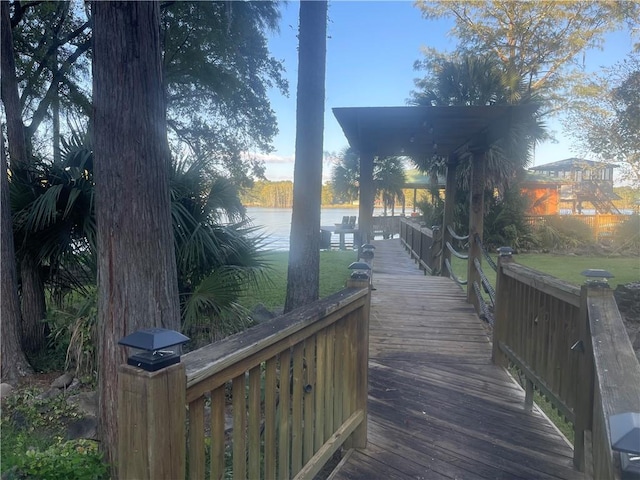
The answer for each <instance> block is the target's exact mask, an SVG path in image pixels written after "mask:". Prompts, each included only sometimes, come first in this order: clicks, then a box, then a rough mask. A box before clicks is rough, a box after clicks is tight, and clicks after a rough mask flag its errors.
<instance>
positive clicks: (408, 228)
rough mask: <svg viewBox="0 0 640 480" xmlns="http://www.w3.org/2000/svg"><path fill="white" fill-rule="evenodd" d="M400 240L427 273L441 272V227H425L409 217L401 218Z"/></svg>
mask: <svg viewBox="0 0 640 480" xmlns="http://www.w3.org/2000/svg"><path fill="white" fill-rule="evenodd" d="M400 240H401V242H402V245H403V246H404V247H405V248H406V249H407V250H408V251H409V254H410V255H411V258H413V259H415V260H416V262H418V265H419V267H420V269H422V270H424V273H425V275H427V274H428V275H439V274H440V262H441V258H442V234H441V231H440V229H439V228H436V227H434V228H433V229H431V228H427V227H423V226H421V225H419V224H418V223H416V222H413V221H411V220H410V219H408V218H401V220H400Z"/></svg>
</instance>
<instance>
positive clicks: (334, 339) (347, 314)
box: [183, 282, 369, 478]
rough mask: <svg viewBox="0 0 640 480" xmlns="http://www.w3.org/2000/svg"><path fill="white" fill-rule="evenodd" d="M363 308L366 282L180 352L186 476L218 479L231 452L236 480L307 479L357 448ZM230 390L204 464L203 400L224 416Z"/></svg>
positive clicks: (361, 422)
mask: <svg viewBox="0 0 640 480" xmlns="http://www.w3.org/2000/svg"><path fill="white" fill-rule="evenodd" d="M361 283H362V282H361ZM363 286H366V287H367V288H362V287H363ZM368 302H369V288H368V282H367V283H364V284H363V285H361V286H360V288H347V289H344V290H342V291H341V292H339V293H337V294H334V295H332V296H329V297H327V298H325V299H322V300H319V301H318V302H315V303H314V304H311V305H309V306H305V307H302V308H300V309H298V310H295V311H293V312H291V313H289V314H286V315H283V316H281V317H278V318H276V319H274V320H272V321H270V322H267V323H264V324H261V325H258V326H257V327H254V328H252V329H249V330H247V331H246V332H244V333H242V334H239V335H235V336H233V337H230V338H228V339H225V340H222V341H220V342H217V343H215V344H211V345H208V346H206V347H203V348H202V349H200V350H196V351H194V352H190V353H188V354H186V355H185V356H184V357H183V358H184V360H183V361H184V363H185V366H186V376H187V394H186V399H187V403H188V405H189V419H190V422H189V425H190V427H189V429H190V437H189V438H190V442H189V448H188V449H189V475H190V477H191V478H204V476H205V473H206V469H207V467H208V468H209V469H211V471H214V469H215V471H214V475H213V478H219V475H221V474H222V473H223V472H224V468H225V465H224V463H222V464H220V460H221V459H223V458H224V456H225V455H227V456H228V452H231V456H232V458H233V460H232V464H233V477H234V478H245V477H246V476H247V475H248V477H249V478H290V477H292V476H296V475H298V474H299V473H300V472H302V477H304V478H312V477H313V475H315V474H316V473H317V472H318V471H320V469H321V468H322V467H323V466H324V464H325V463H326V461H327V460H328V459H329V458H330V457H331V455H332V454H333V453H334V452H335V451H336V450H337V449H338V448H339V447H340V446H341V445H343V444H344V443H345V441H347V440H348V442H349V445H350V446H360V447H363V446H364V444H365V443H366V396H367V387H366V370H367V362H366V358H367V351H368V340H367V338H368V322H367V318H368V308H369V307H368ZM363 378H364V383H363ZM229 385H231V390H230V391H231V396H232V411H233V431H232V434H231V439H230V441H227V442H225V441H224V439H225V435H224V433H225V432H224V422H221V423H220V424H218V425H216V426H215V428H216V435H215V438H214V434H213V432H212V433H211V458H210V460H209V462H205V438H206V437H207V436H206V434H205V427H204V422H202V421H201V420H202V417H203V411H204V405H205V399H206V398H208V397H211V399H212V405H211V412H212V413H211V415H212V416H213V415H214V412H215V415H216V416H217V418H218V419H220V418H222V417H223V416H224V412H225V408H228V406H227V405H225V403H226V402H225V397H227V396H228V395H229ZM238 392H240V394H239V395H238ZM213 399H216V402H214V401H213ZM247 412H248V415H247ZM289 412H290V414H289ZM314 425H315V428H314ZM337 433H340V435H337ZM262 449H264V453H262ZM225 452H226V453H225ZM214 457H215V458H217V459H218V460H217V461H216V462H214V461H213V460H212V459H213V458H214ZM261 475H264V477H261ZM296 478H298V477H296Z"/></svg>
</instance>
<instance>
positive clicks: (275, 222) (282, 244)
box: [247, 207, 382, 250]
mask: <svg viewBox="0 0 640 480" xmlns="http://www.w3.org/2000/svg"><path fill="white" fill-rule="evenodd" d="M373 213H374V215H380V214H382V210H380V211H378V210H377V209H376V210H375V211H374V212H373ZM247 215H248V216H249V217H250V218H251V220H252V223H253V225H255V226H258V227H262V228H261V229H260V233H262V234H263V235H265V237H266V239H267V243H268V245H267V247H268V248H269V249H271V250H289V234H290V233H291V209H290V208H263V207H247ZM345 216H349V217H357V216H358V207H352V208H323V209H322V210H321V211H320V225H333V224H335V223H340V222H342V217H345ZM338 241H339V237H338V235H336V234H333V235H332V238H331V243H338Z"/></svg>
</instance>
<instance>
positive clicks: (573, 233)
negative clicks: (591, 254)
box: [535, 215, 594, 250]
mask: <svg viewBox="0 0 640 480" xmlns="http://www.w3.org/2000/svg"><path fill="white" fill-rule="evenodd" d="M535 236H536V238H537V239H538V241H539V242H540V245H541V246H542V247H543V248H547V249H554V250H567V249H571V248H577V247H582V246H587V245H591V244H593V243H594V240H593V232H592V231H591V228H590V227H589V225H587V224H586V223H584V222H582V221H581V220H579V219H577V218H575V217H572V216H568V215H562V216H561V215H556V216H552V217H547V218H545V223H544V224H543V225H540V226H538V227H537V228H536V231H535Z"/></svg>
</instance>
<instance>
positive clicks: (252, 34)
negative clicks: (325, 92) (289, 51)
mask: <svg viewBox="0 0 640 480" xmlns="http://www.w3.org/2000/svg"><path fill="white" fill-rule="evenodd" d="M279 18H280V13H279V5H278V2H274V1H265V2H164V3H163V6H162V20H161V28H162V36H161V38H162V42H163V44H162V49H163V68H164V78H165V83H166V86H167V114H168V115H167V116H168V126H169V129H170V131H171V135H170V137H171V138H172V139H174V140H177V142H178V143H181V144H182V147H183V148H186V149H188V150H190V151H191V153H193V154H194V155H195V156H197V157H207V158H209V159H210V160H211V162H212V165H215V167H216V169H217V170H218V172H219V173H222V172H224V174H225V175H228V176H230V177H231V178H234V179H236V180H238V183H242V184H245V183H247V182H248V178H249V176H250V175H251V174H255V175H257V176H258V177H261V176H262V175H263V169H264V167H263V164H262V162H261V160H259V158H258V157H254V156H245V155H242V153H243V152H249V151H256V150H257V151H260V152H268V151H270V150H271V145H270V143H271V141H272V139H273V137H274V136H275V134H276V133H277V126H276V118H275V114H274V112H273V110H272V109H271V107H270V104H269V98H268V89H270V88H276V89H278V90H280V92H282V93H283V94H286V93H287V89H288V85H287V82H286V80H285V79H284V78H283V75H282V74H283V71H284V68H283V66H282V62H281V61H278V60H276V59H275V58H273V57H272V56H271V55H270V54H269V50H268V45H267V38H266V34H265V32H266V31H268V30H271V31H275V30H277V25H278V20H279Z"/></svg>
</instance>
